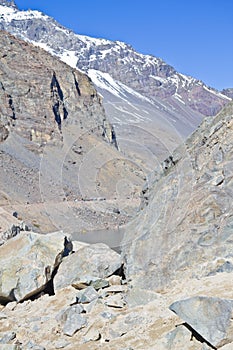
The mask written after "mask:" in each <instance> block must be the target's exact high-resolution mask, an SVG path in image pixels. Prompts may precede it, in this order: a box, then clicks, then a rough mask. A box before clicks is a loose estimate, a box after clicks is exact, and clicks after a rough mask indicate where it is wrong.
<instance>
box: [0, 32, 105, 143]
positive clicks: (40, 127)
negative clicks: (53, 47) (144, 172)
mask: <svg viewBox="0 0 233 350" xmlns="http://www.w3.org/2000/svg"><path fill="white" fill-rule="evenodd" d="M0 36H1V54H2V56H1V66H0V69H1V83H0V96H1V123H2V125H3V126H5V128H8V129H9V128H10V129H11V130H14V131H15V132H16V133H17V134H18V135H20V136H22V137H25V138H26V139H28V140H32V141H35V142H38V143H40V144H43V142H47V141H49V140H52V139H53V138H54V137H56V135H58V136H59V134H60V133H62V129H63V127H64V128H65V126H66V125H77V124H79V126H80V127H82V128H85V129H87V130H90V129H93V128H94V129H96V130H97V129H98V128H99V129H100V131H99V134H100V135H101V134H104V133H106V134H107V132H106V131H105V129H108V128H110V130H111V127H110V126H109V125H107V121H106V117H105V115H104V110H103V107H102V105H101V99H100V97H99V96H98V95H97V93H96V91H95V89H94V87H93V85H92V84H91V82H90V80H89V79H88V77H87V76H86V75H84V74H82V73H80V72H79V71H77V70H74V69H70V68H69V67H68V66H67V65H66V64H63V63H62V62H59V61H58V60H54V58H53V57H52V56H51V55H49V54H47V53H46V52H44V51H43V50H40V49H38V48H35V47H33V46H32V45H30V44H27V43H25V42H23V41H20V40H17V39H16V38H15V37H13V36H11V35H9V34H7V33H6V32H1V33H0ZM13 81H14V84H12V82H13ZM35 111H37V113H35ZM104 128H105V129H104ZM108 135H109V137H111V134H110V133H108ZM109 141H111V140H109Z"/></svg>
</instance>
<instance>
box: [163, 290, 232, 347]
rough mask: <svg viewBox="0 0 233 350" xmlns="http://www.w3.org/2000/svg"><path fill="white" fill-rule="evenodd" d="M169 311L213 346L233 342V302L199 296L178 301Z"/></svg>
mask: <svg viewBox="0 0 233 350" xmlns="http://www.w3.org/2000/svg"><path fill="white" fill-rule="evenodd" d="M169 309H170V310H171V311H173V312H175V313H176V314H177V315H178V316H179V317H180V318H181V319H182V320H183V321H184V322H186V323H187V324H188V325H189V326H191V327H192V329H193V330H194V331H196V332H197V333H198V334H200V335H201V336H202V337H203V338H204V340H205V341H206V342H208V343H209V344H211V345H212V346H214V347H216V348H218V347H221V346H223V345H225V344H228V343H230V342H232V341H233V326H232V324H231V319H232V314H233V300H226V299H220V298H214V297H204V296H198V297H193V298H189V299H184V300H180V301H176V302H175V303H173V304H172V305H170V307H169Z"/></svg>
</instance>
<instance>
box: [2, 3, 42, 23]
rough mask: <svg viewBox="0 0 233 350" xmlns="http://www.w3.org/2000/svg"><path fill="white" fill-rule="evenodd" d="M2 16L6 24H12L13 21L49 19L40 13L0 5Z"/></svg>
mask: <svg viewBox="0 0 233 350" xmlns="http://www.w3.org/2000/svg"><path fill="white" fill-rule="evenodd" d="M0 16H3V17H4V20H5V21H6V22H11V21H12V20H18V21H22V20H25V19H31V18H45V17H48V16H46V15H44V14H43V13H42V12H40V11H35V10H28V11H18V10H17V9H14V8H12V7H7V6H2V5H0Z"/></svg>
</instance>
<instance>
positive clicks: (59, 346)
mask: <svg viewBox="0 0 233 350" xmlns="http://www.w3.org/2000/svg"><path fill="white" fill-rule="evenodd" d="M68 345H70V343H69V342H68V341H66V340H58V341H57V342H56V343H55V344H54V346H55V349H64V348H66V347H67V346H68Z"/></svg>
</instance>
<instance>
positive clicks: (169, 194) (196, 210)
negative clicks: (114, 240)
mask: <svg viewBox="0 0 233 350" xmlns="http://www.w3.org/2000/svg"><path fill="white" fill-rule="evenodd" d="M232 140H233V104H232V103H230V104H229V105H228V106H227V107H225V109H223V110H222V112H220V113H219V114H218V115H217V116H216V117H215V118H206V119H205V120H204V121H203V123H202V124H201V126H200V127H199V128H198V129H197V131H196V132H194V133H193V134H192V136H190V137H189V138H188V139H187V141H186V142H185V143H184V144H183V145H182V146H180V147H179V148H177V149H176V151H175V152H173V153H172V154H171V155H170V156H169V157H168V158H167V159H166V160H165V161H164V162H163V163H162V164H161V166H160V167H159V168H158V169H157V170H156V171H155V173H154V175H153V176H152V178H151V181H150V184H148V187H147V188H145V189H144V210H143V211H142V213H141V214H140V215H138V217H137V218H136V219H135V220H134V221H132V222H131V224H130V226H129V227H128V229H127V230H126V235H125V245H124V246H123V250H124V254H125V259H126V266H127V276H128V278H130V279H131V280H132V283H133V285H136V286H140V287H141V288H148V289H152V290H157V291H161V290H163V289H164V288H165V289H166V288H168V286H169V285H170V284H171V283H172V281H174V280H175V281H176V282H177V283H178V282H179V281H181V280H184V279H185V278H186V279H188V278H190V279H191V280H192V279H196V278H198V279H199V278H202V277H203V278H204V277H207V276H214V275H217V274H221V273H223V272H228V273H231V272H232V266H233V261H232V237H231V234H232V215H233V213H232V190H233V187H232V186H233V182H232V157H233V154H232V152H233V148H232ZM145 271H146V274H145ZM190 283H192V282H190Z"/></svg>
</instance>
